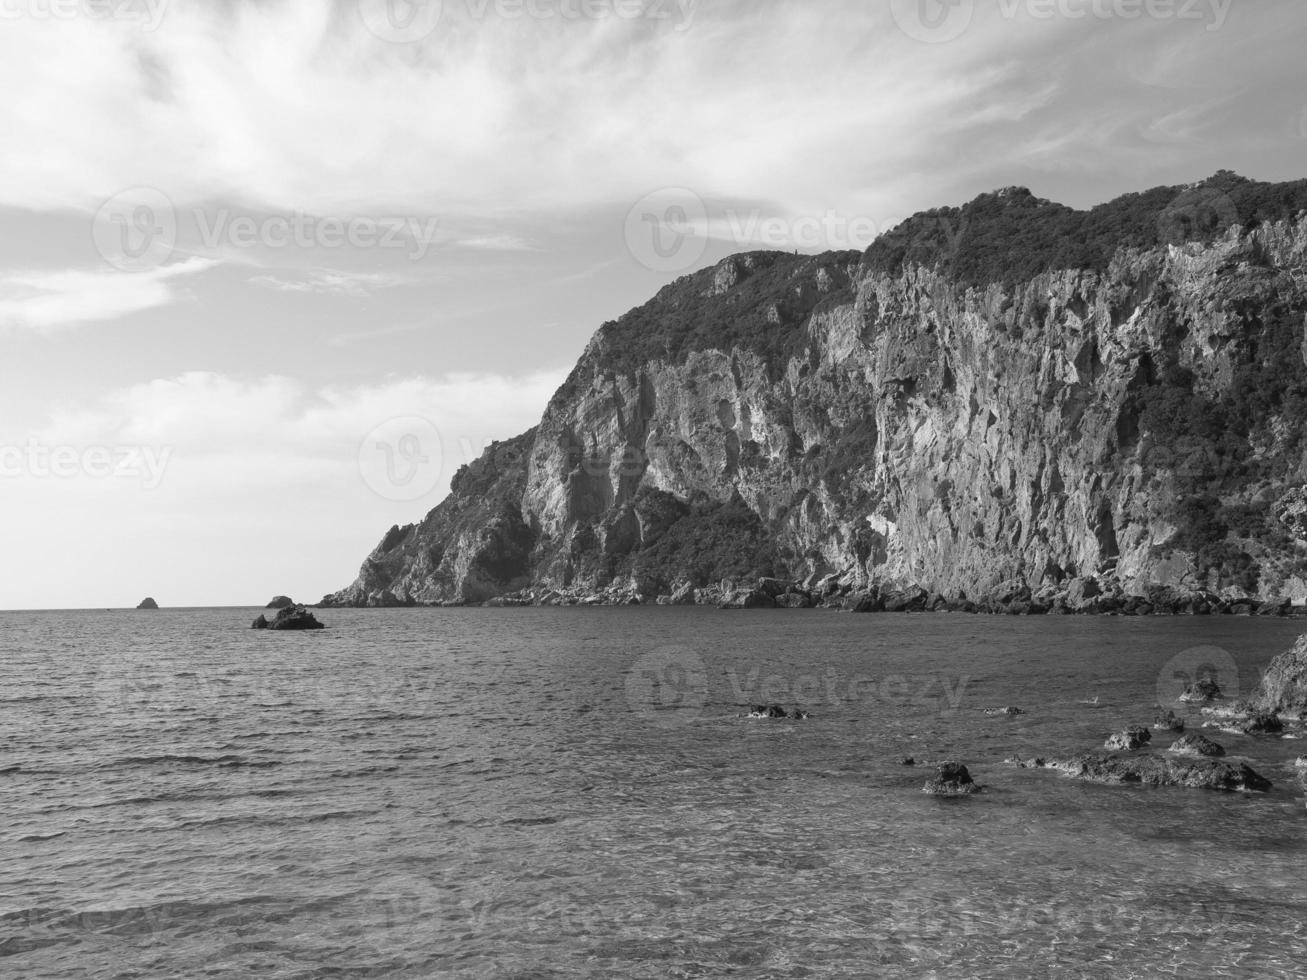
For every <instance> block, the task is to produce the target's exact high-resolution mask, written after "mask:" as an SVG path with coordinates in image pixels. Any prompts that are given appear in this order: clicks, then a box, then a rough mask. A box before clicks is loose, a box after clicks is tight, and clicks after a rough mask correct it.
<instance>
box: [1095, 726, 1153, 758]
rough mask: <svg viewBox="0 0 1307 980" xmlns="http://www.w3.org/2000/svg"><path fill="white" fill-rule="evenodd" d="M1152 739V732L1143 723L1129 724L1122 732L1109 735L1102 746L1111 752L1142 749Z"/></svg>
mask: <svg viewBox="0 0 1307 980" xmlns="http://www.w3.org/2000/svg"><path fill="white" fill-rule="evenodd" d="M1152 740H1153V733H1152V732H1150V731H1149V730H1148V729H1147V728H1145V727H1144V726H1143V725H1131V726H1130V727H1129V728H1127V729H1126V730H1125V731H1123V732H1117V733H1116V734H1115V735H1109V736H1108V739H1107V741H1106V742H1105V743H1104V744H1103V747H1104V748H1105V749H1110V750H1112V751H1113V752H1133V751H1135V749H1142V748H1143V747H1144V746H1145V745H1147V744H1148V743H1149V742H1151V741H1152Z"/></svg>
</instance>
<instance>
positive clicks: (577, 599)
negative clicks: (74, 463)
mask: <svg viewBox="0 0 1307 980" xmlns="http://www.w3.org/2000/svg"><path fill="white" fill-rule="evenodd" d="M377 604H379V605H382V606H392V607H411V606H418V605H430V606H445V607H461V606H469V605H476V606H484V607H489V608H524V607H549V606H641V605H658V606H712V607H716V608H718V609H725V610H740V609H825V610H832V611H840V612H852V613H927V612H931V613H971V614H987V615H1007V616H1071V615H1077V616H1277V617H1296V616H1304V615H1307V606H1295V605H1293V604H1292V603H1291V602H1290V601H1289V600H1288V599H1280V600H1275V601H1263V600H1260V599H1255V598H1252V597H1250V596H1248V595H1246V594H1242V593H1239V592H1237V591H1227V592H1224V593H1212V592H1188V591H1183V590H1180V589H1175V588H1171V587H1159V588H1156V589H1151V590H1149V592H1148V594H1147V595H1133V594H1129V593H1127V592H1125V591H1124V590H1123V589H1122V588H1120V587H1119V586H1117V585H1114V584H1110V583H1103V584H1100V583H1099V582H1098V581H1097V580H1094V579H1076V580H1073V581H1072V582H1070V583H1069V584H1068V585H1066V586H1062V587H1049V588H1044V589H1041V590H1039V591H1037V592H1036V591H1032V590H1031V589H1030V588H1029V587H1028V586H1024V585H1014V586H1012V587H1011V588H1009V589H1005V590H1003V591H1000V592H999V593H997V594H995V595H992V596H988V597H981V598H976V599H970V598H968V597H967V596H965V595H956V596H951V597H950V596H944V595H942V594H940V593H937V592H936V593H932V592H928V591H927V590H925V589H923V588H916V587H908V588H900V587H895V586H892V585H886V586H875V585H873V586H857V585H854V584H851V583H848V582H843V581H841V580H840V578H839V577H837V576H827V577H825V578H823V579H820V580H818V581H815V582H814V581H808V582H794V581H787V580H784V579H776V578H761V579H757V580H756V581H748V582H742V581H732V580H727V581H724V582H721V583H719V584H717V585H712V586H708V587H705V588H695V587H694V586H693V585H691V584H690V583H689V582H685V583H682V584H681V585H680V586H679V587H678V588H676V589H675V590H674V591H672V592H670V593H662V594H654V593H652V592H651V591H650V590H648V589H643V588H642V587H641V585H640V584H639V583H638V582H634V581H627V582H623V583H617V584H614V585H611V586H609V587H607V588H604V589H599V590H594V589H585V588H573V589H556V588H550V587H548V586H537V587H534V588H527V589H522V590H519V591H517V592H512V593H508V594H505V595H501V596H496V597H494V598H492V599H489V600H487V601H485V602H480V603H470V602H466V601H463V600H452V601H448V602H438V603H418V602H416V601H413V600H411V599H410V600H409V601H403V600H401V599H399V598H397V597H395V596H394V595H387V596H383V597H382V601H381V602H380V603H377ZM318 605H319V607H321V608H332V607H341V606H349V605H351V603H350V602H346V601H341V600H340V599H339V597H338V596H326V597H324V598H323V601H322V602H321V603H319V604H318Z"/></svg>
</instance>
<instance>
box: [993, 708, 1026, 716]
mask: <svg viewBox="0 0 1307 980" xmlns="http://www.w3.org/2000/svg"><path fill="white" fill-rule="evenodd" d="M985 714H987V715H989V716H990V717H991V718H994V717H998V716H1001V715H1005V716H1007V717H1010V718H1015V717H1016V716H1017V715H1024V714H1025V712H1024V711H1022V710H1021V709H1020V708H1012V707H1007V708H986V709H985Z"/></svg>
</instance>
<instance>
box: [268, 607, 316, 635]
mask: <svg viewBox="0 0 1307 980" xmlns="http://www.w3.org/2000/svg"><path fill="white" fill-rule="evenodd" d="M250 628H251V629H256V630H320V629H325V628H326V627H325V626H323V625H322V624H321V623H320V622H318V620H317V617H315V616H314V615H313V613H311V612H309V611H308V610H307V609H305V608H304V607H303V606H288V607H286V608H285V609H282V610H281V611H280V612H278V613H277V615H276V616H275V617H273V619H272V620H269V619H268V618H267V617H266V616H260V617H259V618H258V619H256V620H255V621H254V623H253V624H252V626H251V627H250Z"/></svg>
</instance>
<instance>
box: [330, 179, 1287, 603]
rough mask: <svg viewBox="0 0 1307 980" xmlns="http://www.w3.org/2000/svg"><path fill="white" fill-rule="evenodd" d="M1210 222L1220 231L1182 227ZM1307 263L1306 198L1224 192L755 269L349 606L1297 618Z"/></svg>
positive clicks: (1022, 206)
mask: <svg viewBox="0 0 1307 980" xmlns="http://www.w3.org/2000/svg"><path fill="white" fill-rule="evenodd" d="M1195 194H1200V195H1203V194H1205V195H1210V196H1212V197H1214V198H1215V199H1217V200H1219V201H1221V202H1223V207H1222V208H1221V209H1218V210H1219V217H1220V220H1219V221H1217V222H1215V223H1209V224H1205V225H1202V226H1201V227H1199V225H1198V224H1197V223H1193V222H1190V223H1188V224H1186V223H1185V222H1183V221H1177V220H1176V214H1177V213H1183V211H1184V209H1185V207H1187V206H1188V205H1187V204H1186V203H1185V202H1191V201H1192V200H1193V199H1194V195H1195ZM1225 205H1228V206H1225ZM1304 254H1307V182H1303V183H1298V184H1290V185H1276V186H1271V185H1265V184H1259V183H1255V182H1250V181H1245V180H1242V179H1241V178H1239V177H1237V176H1235V175H1232V174H1218V175H1216V176H1215V177H1213V178H1211V179H1210V180H1208V181H1205V182H1203V183H1202V184H1201V185H1200V186H1198V187H1172V188H1157V189H1154V190H1152V191H1148V192H1146V193H1143V194H1137V195H1131V196H1129V197H1127V198H1123V199H1121V200H1119V201H1115V202H1111V203H1109V204H1106V205H1103V206H1101V207H1099V208H1095V209H1093V210H1092V211H1089V212H1081V211H1075V210H1073V209H1070V208H1066V207H1062V206H1060V205H1057V204H1053V203H1051V202H1048V201H1043V200H1040V199H1038V198H1036V197H1035V196H1034V195H1032V194H1030V193H1029V192H1025V191H1020V190H1015V191H1005V192H1002V193H995V194H987V195H982V196H981V197H980V198H977V199H976V200H975V201H973V202H971V203H969V204H967V205H965V206H963V207H959V208H944V209H939V210H936V211H932V212H929V213H924V214H921V215H917V216H916V217H914V218H912V219H909V220H908V221H906V222H904V223H903V224H902V225H901V226H900V227H899V228H897V229H895V231H893V232H891V233H889V234H887V235H884V236H882V237H881V238H880V239H878V240H877V242H876V243H874V244H873V245H872V247H871V248H869V249H868V250H867V252H866V253H864V254H862V255H858V254H857V253H852V252H834V253H828V254H825V255H820V256H805V255H792V254H789V253H781V252H754V253H749V254H745V255H739V256H734V257H732V258H730V259H727V260H725V261H724V262H723V263H721V264H720V265H719V267H718V268H716V269H705V270H702V271H700V272H696V273H694V274H692V275H688V276H685V277H682V278H681V279H678V280H677V281H676V282H673V283H671V284H669V285H668V286H667V287H665V288H664V289H663V290H661V291H660V292H659V293H658V295H657V296H656V297H654V298H653V299H652V300H651V301H650V302H648V303H646V304H645V305H643V306H641V307H639V308H638V309H635V310H632V311H631V312H630V313H628V314H626V315H625V316H623V317H621V318H620V319H618V320H616V321H614V322H611V323H608V324H605V325H604V326H603V327H601V328H600V330H599V331H598V333H597V334H596V335H595V336H594V338H593V339H592V341H591V342H590V344H589V346H588V347H587V349H586V350H585V352H584V354H583V355H582V356H581V358H580V360H579V362H578V363H577V365H576V367H575V369H574V370H573V372H572V373H571V375H570V376H569V377H568V379H567V381H566V382H565V383H564V384H563V385H562V386H561V387H560V388H559V390H558V391H557V393H556V394H555V395H554V397H553V398H552V399H551V401H550V403H549V405H548V406H547V407H546V408H545V410H544V413H543V415H542V418H541V420H540V423H539V425H538V426H537V427H536V428H535V429H532V430H531V431H530V432H527V433H525V434H523V435H522V436H519V437H517V438H515V439H511V440H508V441H506V442H503V443H497V444H495V445H494V446H492V447H491V448H490V449H489V450H488V451H487V452H486V453H485V454H484V455H483V456H482V457H481V458H480V459H478V460H476V461H475V462H474V463H472V464H469V465H468V466H466V467H464V468H463V469H461V470H460V471H459V472H458V473H457V474H456V476H455V478H454V480H453V484H452V490H451V492H450V494H449V496H448V497H447V498H446V499H445V500H444V501H443V502H442V503H441V504H439V505H438V506H437V507H436V508H435V509H434V510H432V511H431V512H430V513H429V514H428V515H427V516H426V517H425V518H424V519H423V520H422V521H421V522H420V523H419V524H416V525H408V526H405V527H398V526H397V527H393V528H391V529H390V531H388V532H387V533H386V534H385V535H384V537H383V539H382V541H381V543H380V544H379V545H378V547H377V548H376V549H375V550H374V551H373V553H372V554H371V555H369V556H368V558H367V560H366V561H365V562H364V564H363V566H362V568H361V569H360V571H359V575H358V578H357V580H356V581H355V582H354V583H353V584H352V585H350V586H349V587H348V588H346V589H343V590H342V591H341V592H339V593H336V594H335V595H332V596H328V597H326V599H325V600H324V604H326V605H367V606H376V605H386V604H390V603H392V602H393V603H397V604H414V603H416V604H424V605H425V604H432V605H434V604H446V603H463V604H474V603H482V602H485V601H486V600H487V599H491V598H494V597H495V596H501V595H506V594H513V593H519V592H521V591H523V590H537V591H538V592H540V593H545V592H556V593H566V594H568V595H571V596H574V597H578V601H584V600H585V599H586V598H587V597H590V596H594V595H608V594H612V592H613V590H618V591H634V592H635V593H637V594H638V595H639V596H640V597H642V598H644V599H649V600H653V599H656V598H657V597H659V596H670V595H672V594H675V593H676V592H678V591H681V590H683V589H684V588H685V587H686V586H689V587H692V588H693V589H694V590H695V592H694V594H695V596H696V601H698V602H700V603H719V602H721V601H722V599H723V598H724V595H723V594H722V593H721V591H720V589H719V588H718V584H719V583H721V582H722V581H723V580H731V581H747V580H750V579H752V580H753V581H757V580H758V579H759V578H763V577H766V578H774V579H779V580H782V581H793V582H801V583H812V584H813V585H815V584H816V583H818V582H827V581H828V580H830V579H831V577H832V576H833V577H834V588H826V587H823V589H822V590H821V592H820V593H819V599H818V601H820V602H821V603H822V604H824V605H827V606H833V607H840V606H841V605H843V604H844V601H845V599H846V597H848V596H851V595H864V594H865V595H871V594H874V595H875V596H877V597H878V598H877V600H876V601H874V602H871V603H867V604H864V603H862V602H861V600H859V601H857V602H855V603H854V607H855V608H858V607H863V606H864V605H867V606H873V607H874V606H875V605H876V604H877V603H882V607H883V608H884V609H886V610H894V611H911V612H915V611H924V610H925V609H927V608H930V609H939V608H943V609H950V610H961V609H968V608H970V609H976V608H982V609H984V610H986V611H989V612H994V613H1016V614H1036V613H1039V612H1050V611H1055V610H1061V611H1071V612H1085V613H1102V614H1108V615H1148V614H1151V615H1164V614H1183V615H1209V614H1216V613H1229V612H1232V611H1239V612H1245V613H1247V612H1252V611H1254V610H1256V611H1257V612H1258V613H1260V612H1262V611H1263V609H1265V608H1268V607H1269V608H1271V609H1272V610H1276V609H1281V610H1282V609H1283V608H1284V600H1285V599H1294V600H1297V601H1299V602H1302V601H1303V600H1307V581H1305V580H1304V576H1303V575H1302V574H1300V570H1299V558H1298V555H1297V554H1296V552H1295V550H1294V549H1295V544H1294V542H1293V540H1292V538H1290V537H1289V533H1288V532H1287V531H1286V530H1285V528H1286V527H1288V526H1289V523H1292V522H1294V521H1297V520H1298V517H1297V516H1296V515H1298V513H1299V512H1300V511H1301V510H1302V509H1303V508H1302V507H1301V506H1300V504H1299V503H1298V502H1295V500H1292V499H1286V500H1285V503H1284V504H1283V506H1282V507H1281V508H1280V509H1279V511H1278V512H1279V513H1281V514H1282V515H1283V520H1284V521H1287V522H1289V523H1286V524H1284V525H1282V526H1272V525H1271V523H1270V522H1264V521H1250V520H1248V519H1247V518H1248V515H1249V514H1250V513H1254V512H1262V511H1266V510H1267V509H1268V508H1269V506H1270V502H1271V501H1275V500H1281V499H1283V498H1287V496H1288V495H1289V494H1290V491H1293V490H1301V489H1302V487H1301V477H1300V463H1301V451H1300V449H1299V448H1298V433H1297V431H1296V429H1295V427H1294V426H1293V425H1289V424H1285V423H1284V421H1283V420H1284V419H1285V418H1292V417H1294V413H1295V412H1297V411H1299V406H1301V405H1303V404H1307V365H1305V364H1304V362H1303V358H1302V356H1301V346H1302V337H1301V334H1302V324H1303V321H1304V317H1305V316H1307V278H1304V277H1303V276H1302V274H1301V270H1302V267H1303V256H1304ZM777 311H783V315H780V314H779V313H777ZM778 317H779V322H778ZM1263 395H1265V397H1263ZM1196 420H1197V421H1196ZM1198 422H1201V425H1200V424H1198ZM1254 470H1255V471H1256V473H1257V478H1256V479H1255V480H1252V479H1249V478H1248V477H1247V473H1249V472H1252V471H1254ZM1258 508H1260V511H1259V510H1258ZM1295 526H1296V525H1295ZM714 589H717V591H716V592H714ZM784 594H785V595H789V594H791V593H789V592H786V593H784ZM768 598H769V599H771V600H772V602H773V603H777V602H778V600H779V599H780V598H781V597H780V596H779V595H772V594H768ZM940 600H942V606H941V602H940ZM789 603H790V600H787V601H786V603H785V604H786V605H789Z"/></svg>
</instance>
